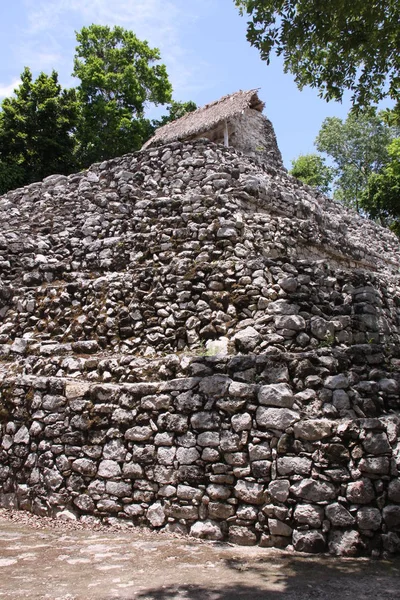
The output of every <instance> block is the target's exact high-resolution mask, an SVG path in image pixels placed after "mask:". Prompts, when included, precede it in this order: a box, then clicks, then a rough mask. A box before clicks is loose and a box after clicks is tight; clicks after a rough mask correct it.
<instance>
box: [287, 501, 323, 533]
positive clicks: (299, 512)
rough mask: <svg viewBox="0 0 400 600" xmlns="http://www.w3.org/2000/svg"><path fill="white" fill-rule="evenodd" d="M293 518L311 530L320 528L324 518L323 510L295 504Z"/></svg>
mask: <svg viewBox="0 0 400 600" xmlns="http://www.w3.org/2000/svg"><path fill="white" fill-rule="evenodd" d="M293 518H294V519H295V521H297V523H300V524H301V525H303V524H304V525H309V526H310V527H311V528H318V527H321V525H322V521H323V518H324V509H323V508H321V507H320V506H314V505H313V504H296V507H295V509H294V513H293Z"/></svg>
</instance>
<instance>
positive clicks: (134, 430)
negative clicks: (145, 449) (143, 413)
mask: <svg viewBox="0 0 400 600" xmlns="http://www.w3.org/2000/svg"><path fill="white" fill-rule="evenodd" d="M153 435H154V432H153V430H152V429H151V427H146V426H144V427H140V426H136V427H131V428H130V429H127V430H126V431H125V438H126V439H127V440H129V441H131V442H144V441H146V440H149V439H150V438H151V437H152V436H153Z"/></svg>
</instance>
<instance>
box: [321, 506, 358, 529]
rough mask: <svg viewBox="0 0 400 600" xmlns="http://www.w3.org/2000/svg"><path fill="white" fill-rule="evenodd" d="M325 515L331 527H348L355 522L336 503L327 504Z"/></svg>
mask: <svg viewBox="0 0 400 600" xmlns="http://www.w3.org/2000/svg"><path fill="white" fill-rule="evenodd" d="M325 514H326V516H327V518H328V519H329V521H330V522H331V523H332V525H333V527H349V526H351V525H354V524H355V522H356V520H355V518H354V517H353V516H352V515H351V514H350V513H349V511H348V510H347V509H346V508H345V507H344V506H342V505H341V504H339V503H338V502H334V503H333V504H329V506H327V507H326V508H325Z"/></svg>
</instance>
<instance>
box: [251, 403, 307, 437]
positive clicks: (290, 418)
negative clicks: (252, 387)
mask: <svg viewBox="0 0 400 600" xmlns="http://www.w3.org/2000/svg"><path fill="white" fill-rule="evenodd" d="M256 419H257V424H258V425H260V426H261V427H265V428H266V429H279V430H281V431H284V430H285V429H287V428H288V427H290V425H293V423H295V422H296V421H298V420H299V419H300V415H299V413H297V412H295V411H294V410H290V409H288V408H263V407H261V406H260V407H259V408H257V412H256Z"/></svg>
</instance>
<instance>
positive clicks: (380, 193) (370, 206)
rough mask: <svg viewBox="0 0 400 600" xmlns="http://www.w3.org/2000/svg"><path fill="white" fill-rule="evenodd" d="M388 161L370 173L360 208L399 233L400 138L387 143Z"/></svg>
mask: <svg viewBox="0 0 400 600" xmlns="http://www.w3.org/2000/svg"><path fill="white" fill-rule="evenodd" d="M388 154H389V161H388V163H387V164H386V165H385V166H384V167H383V169H382V170H381V171H380V173H372V175H370V177H369V179H368V183H367V186H366V188H365V190H364V191H363V193H362V196H361V206H362V208H363V209H364V210H365V211H366V212H367V213H368V214H369V215H370V216H371V217H372V218H373V219H379V220H380V222H381V224H382V225H384V226H386V225H389V226H390V228H391V229H393V231H395V232H396V234H397V235H400V138H397V139H395V140H393V141H392V143H391V144H389V147H388Z"/></svg>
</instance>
